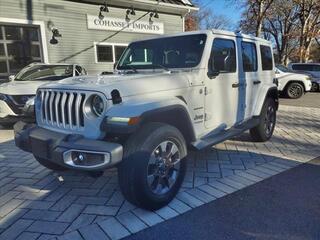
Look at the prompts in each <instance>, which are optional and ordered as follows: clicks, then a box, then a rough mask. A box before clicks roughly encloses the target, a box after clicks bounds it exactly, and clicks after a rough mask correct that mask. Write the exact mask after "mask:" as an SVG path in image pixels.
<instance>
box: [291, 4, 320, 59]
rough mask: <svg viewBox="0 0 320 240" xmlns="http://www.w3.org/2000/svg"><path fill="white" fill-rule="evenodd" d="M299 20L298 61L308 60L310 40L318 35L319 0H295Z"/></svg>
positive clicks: (319, 32)
mask: <svg viewBox="0 0 320 240" xmlns="http://www.w3.org/2000/svg"><path fill="white" fill-rule="evenodd" d="M295 3H296V5H297V6H298V7H299V9H298V19H299V22H300V36H299V43H300V47H299V58H300V62H305V61H308V59H309V53H310V52H309V51H310V46H311V43H312V40H313V39H314V38H317V37H319V35H320V1H319V0H295Z"/></svg>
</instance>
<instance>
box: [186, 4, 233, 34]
mask: <svg viewBox="0 0 320 240" xmlns="http://www.w3.org/2000/svg"><path fill="white" fill-rule="evenodd" d="M193 3H194V4H195V5H197V6H199V7H200V11H199V12H197V13H193V14H191V15H189V16H188V17H187V18H186V30H195V29H194V28H195V25H196V28H197V29H224V30H231V29H232V22H231V20H230V19H229V18H228V17H226V16H225V15H222V14H219V15H218V14H215V13H214V12H213V11H212V10H211V9H208V8H207V7H206V5H207V4H203V3H202V2H201V1H199V0H194V1H193Z"/></svg>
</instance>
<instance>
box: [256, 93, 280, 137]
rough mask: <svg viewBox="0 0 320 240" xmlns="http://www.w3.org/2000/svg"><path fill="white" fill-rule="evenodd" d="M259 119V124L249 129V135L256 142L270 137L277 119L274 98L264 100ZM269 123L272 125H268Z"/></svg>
mask: <svg viewBox="0 0 320 240" xmlns="http://www.w3.org/2000/svg"><path fill="white" fill-rule="evenodd" d="M259 120H260V122H259V125H258V126H256V127H254V128H252V129H250V135H251V137H252V139H253V140H254V141H256V142H266V141H268V140H269V139H270V138H271V137H272V135H273V132H274V128H275V125H276V121H277V111H276V103H275V101H274V99H272V98H267V99H266V100H265V102H264V104H263V107H262V111H261V114H260V118H259ZM270 123H271V124H272V125H268V124H270Z"/></svg>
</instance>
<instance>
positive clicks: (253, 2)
mask: <svg viewBox="0 0 320 240" xmlns="http://www.w3.org/2000/svg"><path fill="white" fill-rule="evenodd" d="M228 1H229V2H232V3H234V4H237V5H238V6H239V7H240V8H243V9H244V12H243V14H242V20H241V21H240V28H241V29H242V30H243V31H245V32H247V33H251V34H254V35H255V36H257V37H260V36H262V33H263V32H262V27H263V23H264V21H265V19H266V17H267V15H268V13H269V11H270V8H271V6H272V4H273V2H274V0H228Z"/></svg>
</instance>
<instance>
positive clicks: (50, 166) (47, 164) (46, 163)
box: [35, 157, 67, 171]
mask: <svg viewBox="0 0 320 240" xmlns="http://www.w3.org/2000/svg"><path fill="white" fill-rule="evenodd" d="M35 159H36V160H37V161H38V162H39V163H40V164H41V165H42V166H44V167H46V168H48V169H50V170H53V171H65V170H67V168H66V167H63V166H60V165H58V164H55V163H53V162H49V161H47V160H45V159H42V158H39V157H35Z"/></svg>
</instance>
